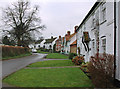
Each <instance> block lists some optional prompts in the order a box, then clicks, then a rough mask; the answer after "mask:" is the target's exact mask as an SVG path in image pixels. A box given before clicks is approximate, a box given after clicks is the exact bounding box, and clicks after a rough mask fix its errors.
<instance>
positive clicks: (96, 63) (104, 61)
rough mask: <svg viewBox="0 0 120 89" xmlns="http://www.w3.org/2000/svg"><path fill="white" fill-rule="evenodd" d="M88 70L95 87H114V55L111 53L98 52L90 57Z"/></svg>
mask: <svg viewBox="0 0 120 89" xmlns="http://www.w3.org/2000/svg"><path fill="white" fill-rule="evenodd" d="M88 70H89V72H90V76H91V78H92V82H93V84H94V85H95V87H101V88H107V87H113V79H114V78H113V76H114V56H113V55H110V54H96V55H95V57H93V56H92V57H91V58H90V63H89V64H88Z"/></svg>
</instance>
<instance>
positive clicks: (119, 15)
mask: <svg viewBox="0 0 120 89" xmlns="http://www.w3.org/2000/svg"><path fill="white" fill-rule="evenodd" d="M116 7H117V8H116V25H117V28H116V33H117V34H116V79H118V80H119V81H120V1H119V2H118V3H116Z"/></svg>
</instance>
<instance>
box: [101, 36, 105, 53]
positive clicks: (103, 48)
mask: <svg viewBox="0 0 120 89" xmlns="http://www.w3.org/2000/svg"><path fill="white" fill-rule="evenodd" d="M103 40H105V43H104V42H103ZM101 43H102V52H103V53H106V37H104V38H102V39H101Z"/></svg>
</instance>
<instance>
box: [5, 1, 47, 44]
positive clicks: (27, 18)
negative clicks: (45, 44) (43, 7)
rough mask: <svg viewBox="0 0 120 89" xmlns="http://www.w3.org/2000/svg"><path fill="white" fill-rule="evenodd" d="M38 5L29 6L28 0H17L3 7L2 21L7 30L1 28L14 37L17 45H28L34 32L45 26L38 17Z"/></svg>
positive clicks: (33, 36) (32, 38)
mask: <svg viewBox="0 0 120 89" xmlns="http://www.w3.org/2000/svg"><path fill="white" fill-rule="evenodd" d="M38 12H39V7H38V6H34V7H33V8H31V7H30V2H28V1H22V0H20V1H17V2H16V3H14V4H12V6H11V7H7V8H6V9H3V14H4V15H3V21H4V23H5V26H7V27H9V28H10V29H9V30H5V29H4V30H3V31H4V32H7V33H8V34H10V36H11V37H13V38H14V40H15V41H16V43H17V45H18V46H28V45H29V44H30V42H32V41H33V40H34V39H35V35H36V33H38V34H40V30H43V29H44V28H45V25H41V19H40V17H38V15H37V14H38Z"/></svg>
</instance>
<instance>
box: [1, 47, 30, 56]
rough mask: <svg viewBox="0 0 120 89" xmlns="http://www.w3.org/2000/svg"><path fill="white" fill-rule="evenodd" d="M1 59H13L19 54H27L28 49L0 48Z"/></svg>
mask: <svg viewBox="0 0 120 89" xmlns="http://www.w3.org/2000/svg"><path fill="white" fill-rule="evenodd" d="M1 47H2V57H3V58H4V57H13V56H17V55H21V54H26V53H29V52H30V51H29V48H27V47H20V46H1Z"/></svg>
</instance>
